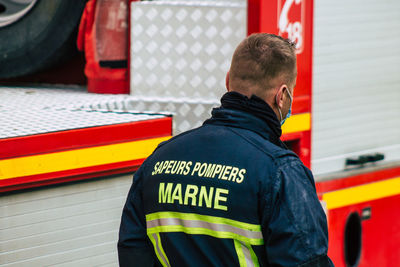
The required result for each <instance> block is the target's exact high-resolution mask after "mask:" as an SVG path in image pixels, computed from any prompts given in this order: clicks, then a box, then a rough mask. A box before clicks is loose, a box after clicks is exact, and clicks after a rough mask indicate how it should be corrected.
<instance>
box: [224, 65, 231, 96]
mask: <svg viewBox="0 0 400 267" xmlns="http://www.w3.org/2000/svg"><path fill="white" fill-rule="evenodd" d="M225 86H226V90H228V92H230V90H229V70H228V72H227V73H226V77H225Z"/></svg>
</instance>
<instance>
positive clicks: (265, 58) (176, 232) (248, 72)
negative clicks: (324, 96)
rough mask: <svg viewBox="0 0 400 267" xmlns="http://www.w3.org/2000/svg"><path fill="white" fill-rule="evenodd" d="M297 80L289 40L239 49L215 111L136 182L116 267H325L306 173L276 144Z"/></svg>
mask: <svg viewBox="0 0 400 267" xmlns="http://www.w3.org/2000/svg"><path fill="white" fill-rule="evenodd" d="M296 76H297V68H296V54H295V46H294V44H293V43H291V42H289V41H288V40H285V39H283V38H281V37H279V36H276V35H272V34H265V33H262V34H253V35H251V36H249V37H247V38H246V39H244V40H243V41H242V42H241V43H240V44H239V46H238V47H237V48H236V50H235V52H234V55H233V58H232V62H231V67H230V70H229V72H228V74H227V77H226V87H227V90H228V92H227V93H226V94H225V95H223V96H222V98H221V106H220V107H219V108H215V109H213V111H212V117H211V118H210V119H208V120H206V121H205V122H204V124H203V125H202V126H201V127H199V128H197V129H194V130H191V131H188V132H185V133H183V134H180V135H178V136H175V137H174V138H172V139H170V140H169V141H166V142H164V143H162V144H160V145H159V146H158V148H157V149H156V150H155V151H154V152H153V154H152V155H151V156H150V157H148V158H147V160H146V161H145V162H144V163H143V165H142V166H141V167H140V169H139V170H138V171H137V172H136V174H135V176H134V181H133V185H132V187H131V189H130V191H129V194H128V197H127V200H126V204H125V207H124V209H123V214H122V221H121V226H120V232H119V241H118V254H119V262H120V266H303V267H305V266H333V264H332V263H331V261H330V259H329V258H328V256H327V247H328V233H327V222H326V216H325V214H324V211H323V209H322V207H321V205H320V202H319V200H318V197H317V195H316V190H315V184H314V179H313V176H312V173H311V171H310V170H309V169H307V168H306V167H305V166H304V165H303V164H302V162H301V161H300V159H299V158H298V157H297V156H296V155H295V154H294V153H293V152H291V151H290V150H288V149H287V148H286V147H285V145H284V144H283V143H282V142H281V141H280V136H281V125H282V124H283V123H284V122H285V119H286V118H288V117H289V116H290V113H291V106H292V101H293V97H292V96H293V89H294V87H295V83H296Z"/></svg>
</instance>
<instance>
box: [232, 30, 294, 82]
mask: <svg viewBox="0 0 400 267" xmlns="http://www.w3.org/2000/svg"><path fill="white" fill-rule="evenodd" d="M229 76H230V81H231V80H232V81H235V82H239V83H240V82H241V81H242V82H243V84H247V85H248V84H252V85H255V86H257V87H259V88H263V89H270V88H273V87H274V86H276V85H275V84H273V82H274V79H275V78H278V77H280V76H282V79H283V82H285V83H292V82H294V81H295V79H296V76H297V67H296V47H295V43H293V42H291V41H289V40H288V39H284V38H282V37H281V36H277V35H275V34H268V33H255V34H252V35H250V36H248V37H247V38H246V39H244V40H243V41H242V42H241V43H240V44H239V46H238V47H237V48H236V50H235V52H234V54H233V57H232V63H231V68H230V71H229Z"/></svg>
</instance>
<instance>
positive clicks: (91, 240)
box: [0, 175, 132, 267]
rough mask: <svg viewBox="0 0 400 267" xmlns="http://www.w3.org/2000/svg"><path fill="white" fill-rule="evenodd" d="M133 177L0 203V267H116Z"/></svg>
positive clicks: (54, 189) (61, 188) (17, 196)
mask: <svg viewBox="0 0 400 267" xmlns="http://www.w3.org/2000/svg"><path fill="white" fill-rule="evenodd" d="M131 183H132V175H125V176H117V177H113V178H107V179H100V180H95V181H90V182H80V183H75V184H69V185H62V186H56V187H50V188H42V189H35V190H31V191H25V192H21V193H11V194H8V195H5V196H1V197H0V263H1V266H7V267H12V266H18V267H21V266H60V267H61V266H75V267H77V266H100V265H101V266H117V265H118V257H117V240H118V229H119V224H120V219H121V213H122V207H123V205H124V203H125V200H126V196H127V193H128V190H129V188H130V186H131Z"/></svg>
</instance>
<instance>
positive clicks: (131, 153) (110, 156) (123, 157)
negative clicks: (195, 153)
mask: <svg viewBox="0 0 400 267" xmlns="http://www.w3.org/2000/svg"><path fill="white" fill-rule="evenodd" d="M169 138H170V137H169V136H168V137H159V138H153V139H146V140H139V141H132V142H126V143H120V144H113V145H105V146H98V147H90V148H84V149H76V150H69V151H62V152H56V153H49V154H43V155H35V156H28V157H20V158H12V159H5V160H0V179H9V178H14V177H23V176H28V175H36V174H43V173H50V172H57V171H65V170H72V169H78V168H85V167H91V166H98V165H103V164H109V163H116V162H124V161H130V160H136V159H143V158H147V157H148V156H149V155H150V154H151V153H152V152H153V151H154V149H155V148H156V147H157V145H158V144H159V143H160V142H162V141H165V140H168V139H169Z"/></svg>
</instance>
